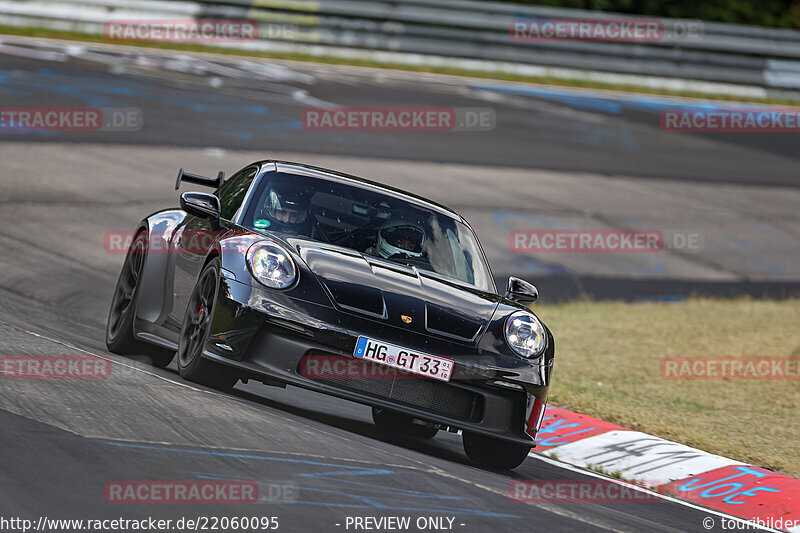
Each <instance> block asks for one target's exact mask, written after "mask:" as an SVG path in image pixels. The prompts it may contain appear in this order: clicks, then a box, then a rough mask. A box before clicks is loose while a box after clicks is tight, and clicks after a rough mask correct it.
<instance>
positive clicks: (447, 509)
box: [106, 441, 522, 518]
mask: <svg viewBox="0 0 800 533" xmlns="http://www.w3.org/2000/svg"><path fill="white" fill-rule="evenodd" d="M106 444H109V445H112V446H118V447H123V448H134V449H142V450H153V451H160V452H164V451H165V452H174V453H187V454H194V455H208V456H216V457H231V458H236V459H256V460H260V461H275V462H283V463H293V464H304V465H311V466H323V467H334V468H338V469H343V470H344V471H342V470H339V471H333V472H331V471H325V472H320V473H317V474H298V475H300V476H311V477H317V478H322V479H325V478H327V477H329V476H331V475H337V476H346V475H355V476H364V475H388V474H397V473H398V472H397V471H395V470H387V469H383V468H365V467H359V466H348V465H340V464H335V463H328V462H322V461H311V460H307V459H294V458H289V457H271V456H265V455H256V454H247V453H239V452H221V451H209V450H197V449H191V448H178V447H172V446H156V445H149V444H134V443H124V442H113V441H106ZM195 475H196V477H201V478H202V477H205V478H207V479H222V477H219V476H215V475H214V474H197V473H195ZM224 478H225V479H228V480H230V479H231V477H230V476H229V475H226V476H224ZM244 480H247V481H257V482H258V481H265V482H269V480H264V479H252V478H251V479H244ZM335 480H336V482H337V483H338V484H340V485H341V488H338V487H337V490H326V489H316V488H313V487H305V486H304V487H302V488H301V490H302V491H303V492H320V493H330V494H336V495H338V496H346V497H350V498H353V499H354V500H357V501H358V503H352V504H350V503H339V502H327V501H311V500H289V501H283V500H282V501H281V503H292V504H302V505H319V506H323V507H343V508H352V509H386V510H398V511H399V510H402V511H419V512H423V513H460V514H471V515H474V516H481V517H491V518H522V516H519V515H513V514H505V513H492V512H486V511H479V510H476V509H473V508H471V507H453V506H447V505H444V506H443V505H433V506H426V507H414V506H408V505H403V504H402V502H401V504H400V505H397V506H392V505H388V504H385V503H383V502H380V501H377V500H375V498H374V497H373V496H374V495H375V494H381V495H387V496H398V495H399V496H407V497H414V498H425V499H426V500H431V499H448V500H463V498H461V497H457V496H447V495H442V494H436V493H426V492H420V491H410V490H406V489H397V488H393V487H390V486H387V485H386V484H385V483H382V484H373V483H363V482H359V481H354V480H347V479H342V477H336V478H335ZM348 488H350V491H348V490H347V489H348ZM358 489H361V490H362V491H364V492H365V494H361V493H358V492H353V491H354V490H358ZM261 501H264V502H266V503H274V502H275V500H274V499H268V498H267V499H262V500H261Z"/></svg>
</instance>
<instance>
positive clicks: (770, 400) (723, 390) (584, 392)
mask: <svg viewBox="0 0 800 533" xmlns="http://www.w3.org/2000/svg"><path fill="white" fill-rule="evenodd" d="M536 312H537V314H538V315H539V316H541V318H542V320H544V321H545V322H546V323H547V325H548V326H549V327H550V329H551V330H552V331H553V334H554V335H555V337H556V366H555V370H554V372H553V385H552V387H551V389H550V390H551V400H550V401H551V402H552V403H553V404H555V405H559V406H563V407H567V408H570V409H575V410H577V411H580V412H582V413H586V414H588V415H591V416H596V417H598V418H602V419H604V420H608V421H610V422H614V423H616V424H619V425H621V426H624V427H627V428H631V429H636V430H639V431H644V432H647V433H651V434H654V435H658V436H660V437H663V438H665V439H669V440H673V441H677V442H681V443H684V444H687V445H689V446H694V447H697V448H700V449H703V450H706V451H708V452H711V453H716V454H719V455H724V456H726V457H730V458H733V459H737V460H740V461H744V462H748V463H752V464H755V465H757V466H763V467H766V468H770V469H772V470H776V471H780V472H782V473H785V474H790V475H794V476H800V453H799V452H798V444H797V438H798V436H799V435H800V410H799V408H800V381H798V380H783V381H779V380H769V381H763V380H752V381H751V380H747V381H742V380H727V381H723V380H717V381H697V380H694V381H688V380H667V379H663V378H662V377H661V370H660V361H661V359H662V358H664V357H670V356H672V357H675V356H687V357H689V356H694V357H710V356H721V357H741V356H764V357H786V356H794V357H797V358H800V327H799V326H798V324H800V300H787V301H780V302H777V301H765V300H751V299H738V300H711V299H690V300H688V301H685V302H680V303H669V304H652V303H622V302H577V303H569V304H561V305H540V306H537V307H536Z"/></svg>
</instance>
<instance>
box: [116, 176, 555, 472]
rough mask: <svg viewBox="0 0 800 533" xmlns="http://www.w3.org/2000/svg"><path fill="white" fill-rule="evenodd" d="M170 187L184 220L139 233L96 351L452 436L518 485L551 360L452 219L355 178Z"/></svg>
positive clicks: (520, 289)
mask: <svg viewBox="0 0 800 533" xmlns="http://www.w3.org/2000/svg"><path fill="white" fill-rule="evenodd" d="M181 181H187V182H192V183H196V184H200V185H205V186H210V187H214V188H215V189H216V191H215V193H214V194H208V193H201V192H186V193H183V194H182V195H181V198H180V206H181V209H169V210H165V211H160V212H157V213H154V214H152V215H150V216H149V217H147V218H145V219H144V220H142V222H141V223H140V225H139V227H138V229H137V230H136V232H135V234H134V236H133V239H132V242H131V245H130V247H129V249H128V252H127V255H126V259H125V263H124V266H123V268H122V272H121V274H120V278H119V281H118V283H117V286H116V289H115V292H114V297H113V301H112V306H111V311H110V313H109V319H108V327H107V330H106V343H107V345H108V348H109V350H111V351H112V352H115V353H120V354H127V355H143V354H145V355H147V357H148V358H149V359H150V361H151V362H152V363H153V364H154V365H156V366H159V367H164V366H166V365H168V364H169V363H170V362H171V361H172V359H173V357H174V355H175V353H176V352H177V366H178V370H179V372H180V375H181V376H182V377H183V378H185V379H188V380H190V381H194V382H198V383H202V384H205V385H207V386H211V387H215V388H221V389H226V388H230V387H233V385H234V384H235V383H236V382H237V380H240V379H241V380H248V379H255V380H257V381H261V382H263V383H265V384H268V385H277V386H285V385H287V384H289V385H295V386H298V387H305V388H307V389H311V390H314V391H318V392H322V393H326V394H330V395H333V396H338V397H341V398H346V399H349V400H353V401H356V402H360V403H363V404H366V405H370V406H372V408H373V419H374V420H375V423H376V424H377V425H378V426H379V428H381V429H382V430H384V431H385V432H387V433H392V434H398V433H399V434H404V435H411V436H416V437H432V436H433V435H434V434H435V433H436V432H437V431H438V430H439V429H447V430H449V431H459V430H460V431H462V432H463V442H464V449H465V451H466V453H467V455H468V456H469V457H470V458H471V459H473V460H475V461H477V462H479V463H482V464H484V465H488V466H493V467H498V468H514V467H516V466H518V465H519V464H520V463H522V461H523V460H524V459H525V457H526V456H527V454H528V452H529V451H530V448H531V447H532V446H533V445H534V438H535V436H536V432H537V430H538V429H539V426H540V424H541V421H542V417H543V415H544V408H545V403H546V401H547V391H548V386H549V383H550V373H551V370H552V366H553V356H554V353H555V349H554V341H553V336H552V334H551V333H550V331H549V330H548V329H547V328H546V327H545V326H544V325H543V324H542V323H541V322H540V321H539V319H538V318H537V317H536V316H535V315H534V314H533V313H532V312H531V311H530V309H529V308H528V307H527V305H528V304H531V303H533V302H534V301H535V300H536V298H537V295H538V293H537V290H536V288H535V287H534V286H533V285H530V284H529V283H527V282H525V281H523V280H520V279H517V278H513V277H512V278H510V279H509V280H508V287H507V290H506V292H505V294H504V295H503V296H500V295H498V293H497V289H496V287H495V283H494V280H493V278H492V274H491V271H490V269H489V265H488V264H487V261H486V257H485V255H484V253H483V250H482V249H481V247H480V244H479V243H478V239H477V238H476V237H475V233H474V232H473V230H472V228H471V227H470V226H469V224H467V222H466V221H465V220H464V219H463V218H462V217H461V216H459V215H458V214H457V213H455V212H453V211H451V210H450V209H448V208H446V207H443V206H441V205H439V204H436V203H434V202H431V201H429V200H425V199H423V198H420V197H418V196H415V195H413V194H409V193H407V192H403V191H400V190H397V189H394V188H390V187H387V186H384V185H381V184H378V183H374V182H371V181H367V180H364V179H361V178H358V177H355V176H350V175H346V174H341V173H338V172H334V171H330V170H325V169H321V168H316V167H311V166H306V165H301V164H296V163H288V162H282V161H260V162H257V163H253V164H252V165H250V166H248V167H246V168H244V169H243V170H241V171H239V172H237V173H236V174H235V175H234V176H232V177H231V178H230V179H228V180H224V175H223V173H222V172H220V175H219V176H218V177H217V178H215V179H212V178H204V177H202V176H197V175H194V174H189V173H185V172H184V171H183V169H181V171H180V172H179V173H178V180H177V183H176V189H177V188H178V187H179V186H180V183H181Z"/></svg>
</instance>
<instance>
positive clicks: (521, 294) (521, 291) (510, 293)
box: [506, 276, 539, 305]
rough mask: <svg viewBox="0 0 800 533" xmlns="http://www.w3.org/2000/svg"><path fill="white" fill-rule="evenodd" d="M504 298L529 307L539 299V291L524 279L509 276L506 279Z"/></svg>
mask: <svg viewBox="0 0 800 533" xmlns="http://www.w3.org/2000/svg"><path fill="white" fill-rule="evenodd" d="M506 298H508V299H509V300H513V301H515V302H517V303H521V304H522V305H529V304H532V303H535V302H536V300H538V299H539V289H537V288H536V286H535V285H533V284H532V283H528V282H527V281H525V280H524V279H519V278H515V277H514V276H511V277H509V278H508V286H507V287H506Z"/></svg>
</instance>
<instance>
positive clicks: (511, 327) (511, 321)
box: [506, 311, 547, 357]
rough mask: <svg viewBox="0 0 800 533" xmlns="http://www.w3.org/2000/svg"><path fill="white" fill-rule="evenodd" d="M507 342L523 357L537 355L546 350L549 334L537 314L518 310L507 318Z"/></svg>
mask: <svg viewBox="0 0 800 533" xmlns="http://www.w3.org/2000/svg"><path fill="white" fill-rule="evenodd" d="M506 342H507V343H508V345H509V346H511V349H512V350H514V351H515V352H517V353H518V354H519V355H521V356H522V357H536V356H537V355H539V354H541V353H542V350H544V347H545V344H547V336H546V335H545V332H544V326H542V323H541V322H539V320H538V319H537V318H536V317H535V316H533V315H532V314H530V313H526V312H525V311H517V312H516V313H514V314H513V315H511V316H510V317H508V319H507V320H506Z"/></svg>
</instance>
